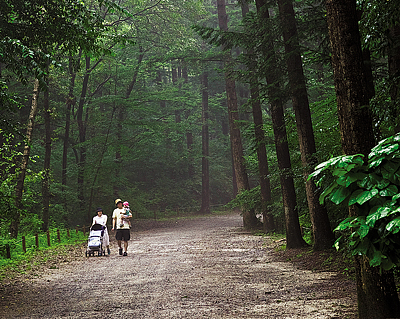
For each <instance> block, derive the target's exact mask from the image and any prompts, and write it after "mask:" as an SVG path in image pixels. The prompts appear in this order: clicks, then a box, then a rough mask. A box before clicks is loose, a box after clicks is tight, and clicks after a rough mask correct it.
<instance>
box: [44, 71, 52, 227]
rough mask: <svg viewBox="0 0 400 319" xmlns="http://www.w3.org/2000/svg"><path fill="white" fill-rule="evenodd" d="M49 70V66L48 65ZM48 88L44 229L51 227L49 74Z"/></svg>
mask: <svg viewBox="0 0 400 319" xmlns="http://www.w3.org/2000/svg"><path fill="white" fill-rule="evenodd" d="M47 70H48V67H47ZM46 80H47V90H46V91H44V93H43V107H44V114H43V117H44V127H45V155H44V166H43V172H44V176H43V183H42V197H43V216H42V221H43V224H42V229H43V231H47V230H48V228H49V215H50V214H49V208H50V159H51V134H52V131H51V110H50V108H49V90H50V83H49V78H48V76H47V77H46Z"/></svg>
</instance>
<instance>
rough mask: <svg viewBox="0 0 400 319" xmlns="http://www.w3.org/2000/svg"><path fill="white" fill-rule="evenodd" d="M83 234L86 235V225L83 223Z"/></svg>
mask: <svg viewBox="0 0 400 319" xmlns="http://www.w3.org/2000/svg"><path fill="white" fill-rule="evenodd" d="M83 236H86V227H85V225H83Z"/></svg>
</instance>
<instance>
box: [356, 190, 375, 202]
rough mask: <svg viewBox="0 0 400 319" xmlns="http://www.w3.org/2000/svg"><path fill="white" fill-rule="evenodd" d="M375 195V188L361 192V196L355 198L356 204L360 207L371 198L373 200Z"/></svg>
mask: <svg viewBox="0 0 400 319" xmlns="http://www.w3.org/2000/svg"><path fill="white" fill-rule="evenodd" d="M376 194H378V190H377V189H376V188H373V189H371V190H370V191H363V192H362V193H361V194H359V195H358V196H357V198H356V202H357V203H358V204H360V205H362V204H364V203H365V202H367V201H369V200H370V199H371V198H373V197H374V196H375V195H376Z"/></svg>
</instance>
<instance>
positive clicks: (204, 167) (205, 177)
mask: <svg viewBox="0 0 400 319" xmlns="http://www.w3.org/2000/svg"><path fill="white" fill-rule="evenodd" d="M201 84H202V98H201V106H202V108H201V120H202V128H201V142H202V157H201V208H200V212H201V213H202V214H209V213H210V211H211V210H210V171H209V162H208V156H209V149H208V141H209V136H208V73H207V71H203V74H202V77H201Z"/></svg>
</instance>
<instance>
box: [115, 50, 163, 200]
mask: <svg viewBox="0 0 400 319" xmlns="http://www.w3.org/2000/svg"><path fill="white" fill-rule="evenodd" d="M144 54H145V53H144V52H143V49H142V47H141V46H140V47H139V56H138V60H137V65H136V68H135V70H134V72H133V74H132V80H131V81H130V82H129V85H128V88H127V90H126V94H125V99H129V97H130V96H131V94H132V91H133V88H134V86H135V84H136V82H137V79H138V75H139V70H140V66H141V63H142V61H143V58H144ZM160 81H161V77H160ZM114 95H115V96H117V84H116V83H115V87H114ZM115 108H116V112H117V134H116V136H117V141H118V146H117V151H116V152H115V162H116V163H117V167H116V169H115V180H116V181H118V180H119V176H120V165H121V163H122V155H121V149H120V145H121V141H122V133H121V132H122V123H123V121H124V119H125V112H126V111H125V107H124V106H122V105H119V106H117V107H116V106H115V104H114V110H115ZM114 110H113V114H114ZM119 191H120V188H119V187H118V182H117V183H116V184H115V185H114V186H113V192H114V197H115V198H117V197H120V196H119Z"/></svg>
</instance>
